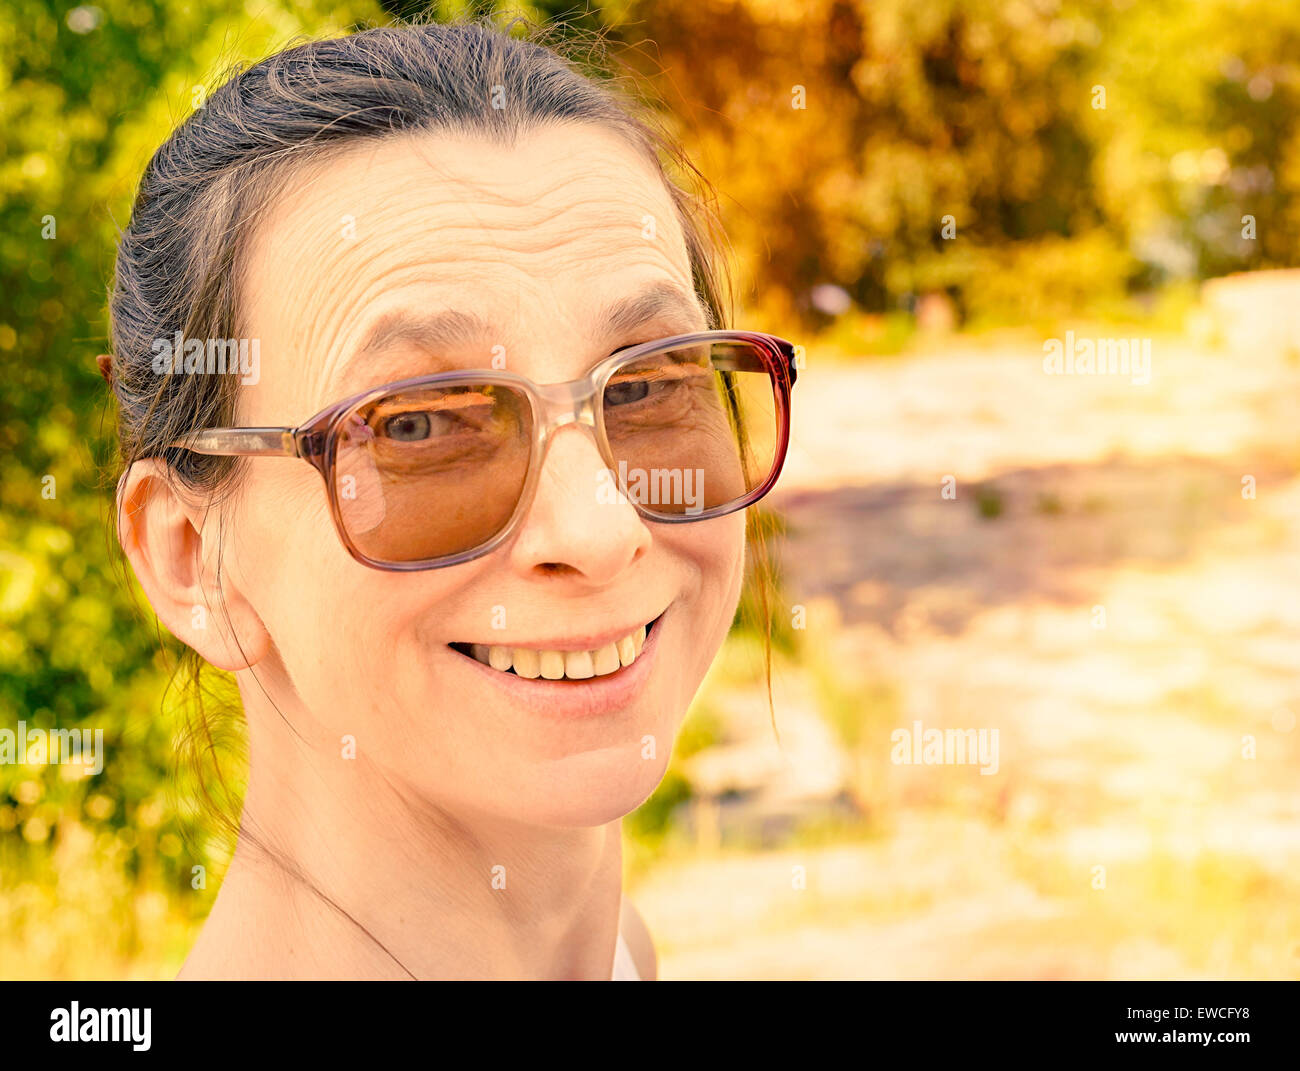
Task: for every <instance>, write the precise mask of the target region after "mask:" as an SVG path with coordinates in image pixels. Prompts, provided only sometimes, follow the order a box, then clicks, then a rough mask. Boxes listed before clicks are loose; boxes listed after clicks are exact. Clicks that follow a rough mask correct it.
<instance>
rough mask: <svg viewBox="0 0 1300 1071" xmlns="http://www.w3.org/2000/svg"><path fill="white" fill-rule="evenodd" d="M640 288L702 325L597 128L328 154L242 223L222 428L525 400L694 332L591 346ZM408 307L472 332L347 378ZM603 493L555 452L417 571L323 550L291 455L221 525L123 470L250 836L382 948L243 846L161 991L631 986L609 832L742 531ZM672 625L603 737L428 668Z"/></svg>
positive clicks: (635, 164) (624, 807)
mask: <svg viewBox="0 0 1300 1071" xmlns="http://www.w3.org/2000/svg"><path fill="white" fill-rule="evenodd" d="M647 215H649V216H652V217H653V218H654V221H655V236H654V237H653V238H647V237H645V236H644V231H643V226H644V217H645V216H647ZM347 217H352V218H353V219H354V220H355V231H354V236H348V235H346V234H345V221H346V219H347ZM651 284H671V285H673V286H675V287H677V288H679V289H680V290H681V292H682V293H683V294H685V295H688V296H691V299H692V301H693V300H694V298H693V289H692V284H691V272H690V265H689V261H688V257H687V252H686V246H685V242H684V239H683V236H682V232H681V229H680V226H679V225H678V223H677V219H676V215H675V211H674V208H673V206H672V202H671V200H670V199H669V196H668V193H667V191H666V190H665V189H664V187H663V184H662V181H661V180H660V179H659V178H658V177H657V176H656V175H655V174H654V172H653V170H652V169H651V168H650V166H649V165H648V164H646V163H645V162H644V161H642V160H641V159H640V158H639V157H638V156H637V154H636V152H635V151H634V150H633V149H632V148H631V147H629V146H628V145H627V144H625V143H624V142H623V141H622V140H621V139H620V138H619V137H618V136H617V135H615V134H613V133H610V132H607V131H604V130H602V129H599V128H595V127H590V126H583V125H577V124H574V125H564V126H550V127H545V128H542V129H539V130H536V131H534V132H532V133H530V134H528V135H525V136H522V137H521V138H520V140H519V141H518V142H517V143H516V144H515V145H514V146H510V147H507V146H501V145H496V144H492V143H489V142H487V141H485V140H480V139H478V138H476V137H471V136H466V135H447V134H436V135H435V134H420V135H413V136H406V137H403V138H400V139H389V140H384V141H378V142H372V143H369V144H365V145H360V146H354V147H350V148H348V149H347V150H346V151H345V152H344V153H342V154H341V155H335V156H332V157H330V158H328V159H327V160H326V161H325V162H323V163H320V164H317V165H313V166H312V167H310V168H309V169H307V170H305V171H302V172H300V173H299V174H297V175H295V176H293V178H292V180H291V181H290V182H289V183H288V184H287V185H286V186H285V188H284V190H283V192H282V193H281V194H280V196H279V197H278V199H277V201H276V203H275V204H274V205H273V206H271V208H270V210H269V212H268V213H267V215H265V216H264V217H263V218H262V219H261V220H260V221H259V223H258V227H257V231H256V232H255V234H254V236H253V240H252V244H251V249H250V253H249V256H248V258H247V263H246V265H245V270H244V273H243V275H242V278H241V287H242V293H243V295H244V305H243V308H242V310H241V311H242V315H243V318H244V322H245V330H246V332H247V334H248V335H249V336H250V337H256V338H259V339H260V340H261V376H260V380H259V381H258V382H257V384H256V385H252V386H245V387H242V388H241V396H240V401H239V413H238V420H237V423H239V424H241V425H245V426H257V425H293V424H298V423H300V422H301V421H303V420H305V419H306V418H307V417H309V416H311V415H313V414H314V413H316V412H317V411H318V410H320V409H321V408H323V407H324V406H325V405H327V404H329V403H332V402H334V401H336V400H338V399H339V398H342V397H344V396H346V395H348V394H351V393H354V392H356V391H359V390H362V389H364V388H366V387H369V386H372V385H375V384H379V383H384V382H390V381H392V380H395V379H399V378H402V377H404V376H414V375H420V374H423V373H424V372H426V371H431V370H436V369H437V367H438V364H437V362H444V363H447V364H450V365H453V366H456V367H467V368H486V367H490V366H491V355H492V352H493V350H492V347H493V346H496V345H501V346H504V347H505V353H506V355H507V362H506V367H507V369H508V370H510V371H515V372H519V373H521V374H523V375H525V376H528V377H530V378H531V379H533V380H535V381H537V382H539V383H545V382H552V381H561V380H568V379H574V378H577V377H579V376H581V375H584V374H585V373H586V372H587V371H588V370H589V369H590V368H591V367H592V366H593V365H595V364H596V363H598V362H599V361H600V360H601V359H602V358H604V357H606V356H607V355H608V354H610V353H611V352H612V351H613V350H615V349H618V348H620V347H622V346H625V345H629V344H634V343H639V342H644V341H648V340H651V339H655V338H660V337H663V336H666V335H671V334H677V333H682V332H686V331H693V330H703V329H705V328H706V327H707V322H706V319H705V315H704V312H703V309H702V308H701V307H700V306H699V305H698V302H696V303H695V308H694V311H693V312H685V313H676V314H670V315H664V316H661V317H660V318H658V319H656V320H654V321H652V322H647V323H643V324H641V325H640V326H639V327H637V328H636V329H634V330H632V331H631V332H630V333H627V332H623V333H620V334H617V335H612V334H610V333H608V332H607V331H605V330H604V329H603V328H602V325H601V323H600V320H599V312H600V310H602V309H604V308H605V307H606V306H607V305H608V304H609V303H610V302H613V301H616V300H618V299H621V298H626V297H629V296H632V295H635V294H637V293H639V292H640V291H642V290H643V289H644V288H645V287H646V286H648V285H651ZM404 308H405V309H411V310H414V311H417V312H425V313H427V312H429V311H431V310H441V309H457V310H462V311H467V312H473V313H475V314H477V315H478V316H481V317H483V318H484V319H486V320H487V321H488V322H489V324H490V325H491V326H492V330H491V332H490V333H489V334H488V335H487V336H485V337H482V338H476V339H474V340H471V341H467V342H466V343H463V344H459V345H457V346H454V347H438V348H437V351H436V352H434V351H432V350H430V349H429V348H427V347H425V346H423V345H421V344H417V343H415V342H412V341H410V340H407V341H402V342H396V343H394V344H393V345H391V346H389V347H388V348H386V349H385V350H383V351H382V352H379V353H366V354H364V355H359V354H358V352H357V351H358V349H359V347H360V345H361V342H362V340H363V339H364V338H365V336H366V334H367V331H368V329H369V327H370V326H372V325H373V324H374V322H375V320H376V318H377V317H379V316H380V315H381V314H383V313H385V312H390V311H393V310H398V309H404ZM354 358H356V359H354ZM602 467H603V463H602V462H601V460H600V457H599V454H598V453H597V450H596V446H595V443H594V441H593V439H592V438H591V435H590V429H589V428H586V427H585V426H583V425H579V424H574V425H568V426H565V427H563V428H561V429H560V430H559V431H558V433H557V434H556V436H555V437H554V438H553V440H552V443H551V446H550V449H549V452H548V454H547V457H546V460H545V466H544V468H543V470H542V474H541V478H540V480H539V483H538V487H537V492H536V497H535V499H534V500H533V502H532V505H531V508H530V509H529V511H528V513H527V515H526V517H525V519H524V522H523V524H522V527H521V528H520V529H519V530H518V532H517V533H516V535H515V536H514V537H513V538H512V539H511V540H510V541H509V542H507V543H506V544H505V545H503V546H502V547H499V548H497V549H496V550H495V551H493V552H492V553H491V554H489V555H487V556H485V557H483V558H480V559H478V560H476V561H473V562H469V563H467V564H463V565H459V566H454V567H450V568H443V569H434V570H427V571H422V572H412V573H392V572H382V571H379V570H376V569H373V568H369V567H367V566H364V565H362V564H360V563H358V562H356V561H354V560H353V559H352V558H351V557H350V556H349V555H348V554H347V552H346V551H345V549H344V548H343V546H342V544H341V543H340V541H339V539H338V537H337V535H336V533H335V530H334V527H333V524H332V522H331V520H330V515H329V511H328V506H327V502H326V497H325V492H324V487H323V484H322V482H321V479H320V476H319V475H318V473H316V472H315V471H314V470H313V469H312V468H311V467H310V466H309V465H307V464H305V463H304V462H302V461H298V460H294V459H290V458H283V459H281V458H254V459H251V460H250V461H249V462H248V465H247V477H246V479H245V480H244V482H243V483H242V484H241V486H240V489H239V492H238V493H237V494H236V495H235V496H233V497H232V498H231V499H229V500H227V501H225V502H223V503H220V504H219V505H216V506H210V505H209V504H206V503H204V502H202V501H193V500H189V499H188V498H187V497H185V496H183V495H182V494H180V493H179V492H178V491H177V489H176V488H174V487H172V486H171V485H170V484H169V482H168V481H167V480H166V478H165V473H164V472H163V470H162V469H161V468H160V466H159V463H158V462H157V461H144V462H137V463H136V464H135V465H134V466H133V467H132V469H131V471H130V472H129V473H128V475H127V477H126V479H125V480H124V483H123V487H122V492H121V495H122V498H121V502H122V513H121V515H122V522H121V537H122V542H123V546H124V548H125V550H126V552H127V555H128V557H129V559H130V561H131V564H132V566H133V567H134V569H135V572H136V575H137V576H138V577H139V579H140V582H141V584H142V586H143V588H144V590H145V592H146V594H147V595H148V597H149V599H150V601H151V603H152V605H153V607H154V609H155V610H156V612H157V613H158V616H159V618H160V619H161V620H162V622H163V623H164V624H165V625H166V626H167V628H168V629H170V630H171V631H172V632H173V633H174V634H175V635H176V636H178V637H180V638H181V639H182V640H184V641H185V642H186V643H188V644H190V645H191V646H193V647H194V648H195V649H196V650H197V651H198V652H199V653H200V654H201V655H202V656H203V657H204V658H205V659H206V660H207V661H209V662H211V663H212V664H214V665H216V666H219V667H221V668H223V669H227V670H230V671H232V672H234V673H235V675H236V678H237V680H238V683H239V688H240V693H241V696H242V699H243V706H244V710H245V713H246V717H247V721H248V726H249V742H250V773H249V786H248V791H247V794H246V799H245V809H244V815H243V824H244V826H245V828H251V829H253V830H254V831H255V832H256V833H257V834H258V836H260V837H261V838H262V839H263V840H265V841H266V842H268V843H269V844H270V845H271V846H272V847H273V848H274V850H275V851H276V852H277V853H278V854H279V855H281V856H282V857H284V858H286V859H289V860H292V861H293V862H294V863H295V864H296V865H297V866H298V867H299V868H300V869H301V870H302V871H303V872H304V873H305V874H307V875H308V876H309V877H310V879H311V881H312V882H313V883H314V884H315V885H316V887H317V888H318V889H320V890H322V891H323V892H324V893H325V894H327V895H328V897H329V898H330V899H332V900H333V901H334V902H335V903H336V904H338V905H339V906H340V907H341V908H343V909H345V910H346V911H347V912H348V913H349V914H350V915H351V916H352V917H353V919H355V920H356V922H358V923H360V924H361V926H364V927H365V929H366V930H368V931H369V932H370V934H371V935H373V938H374V939H373V940H372V939H371V938H370V937H368V936H367V935H366V934H365V933H364V932H362V930H361V929H360V928H359V927H358V926H357V925H355V924H353V923H352V922H349V921H348V920H347V919H346V918H344V917H343V916H342V915H341V914H340V913H339V912H338V911H335V910H334V909H332V908H330V907H329V906H328V905H327V904H325V903H324V902H322V900H321V899H320V897H318V896H316V895H314V894H312V893H311V892H310V891H308V890H307V889H306V888H304V886H303V885H302V883H300V882H296V881H293V880H290V879H289V878H287V877H285V876H284V875H283V873H282V872H281V871H280V870H279V869H278V868H276V867H275V866H273V865H272V864H270V863H269V862H268V861H267V859H266V858H264V857H263V856H262V855H260V854H259V853H258V852H257V851H256V850H254V849H253V848H252V847H251V846H250V845H249V843H248V841H247V840H246V839H245V838H241V840H240V844H239V848H238V850H237V851H236V854H235V856H234V859H233V861H232V863H231V865H230V868H229V871H228V873H227V875H226V877H225V879H224V882H223V884H222V887H221V891H220V894H219V896H218V898H217V900H216V903H215V906H214V908H213V910H212V912H211V915H210V916H209V918H208V921H207V923H206V924H205V926H204V929H203V931H202V934H201V936H200V938H199V940H198V942H197V944H196V945H195V947H194V949H193V951H192V953H191V955H190V957H189V959H188V960H187V962H186V964H185V967H184V969H183V970H182V972H181V974H180V977H181V978H183V979H188V978H405V977H409V976H410V975H411V974H413V975H415V976H417V977H420V978H540V979H557V978H590V979H598V978H608V977H609V971H610V964H611V962H612V960H613V956H614V946H615V940H616V936H617V934H618V932H619V930H620V927H621V928H622V932H623V934H624V936H625V939H626V940H627V941H628V944H629V947H630V948H631V950H632V952H633V956H634V958H635V959H637V960H638V966H639V969H640V972H641V974H642V975H643V976H644V977H653V976H654V974H655V961H654V951H653V945H652V943H651V940H650V936H649V934H648V932H647V931H646V929H645V926H644V924H643V923H642V922H641V920H640V918H639V917H638V916H637V915H636V913H635V911H634V909H632V907H631V905H630V903H628V902H627V901H625V900H623V898H622V892H621V885H622V881H621V865H622V857H621V820H622V817H623V815H625V814H627V813H629V812H630V811H632V810H634V809H635V808H636V807H637V806H639V805H640V804H641V803H642V802H643V801H644V800H645V799H646V798H647V797H648V796H649V795H650V793H651V792H652V791H653V790H654V788H655V787H656V786H657V785H658V783H659V782H660V780H661V779H662V777H663V774H664V771H665V769H666V767H667V763H668V760H669V756H670V753H671V751H672V745H673V741H674V739H675V736H676V733H677V731H678V729H679V728H680V725H681V722H682V720H683V718H684V716H685V713H686V710H687V707H688V705H689V703H690V701H691V699H692V697H693V696H694V694H695V692H696V690H697V689H698V687H699V685H700V683H701V681H702V680H703V677H704V674H705V672H706V671H707V669H708V666H709V664H710V662H711V661H712V659H713V657H714V656H715V654H716V653H717V651H718V649H719V647H720V646H721V643H722V640H723V638H724V637H725V635H726V632H727V629H728V627H729V625H730V622H731V619H732V615H733V613H734V610H735V607H736V603H737V600H738V598H739V593H740V586H741V577H742V571H743V557H744V520H743V514H741V513H735V514H732V515H730V516H727V517H721V518H716V519H713V520H708V521H701V522H697V523H693V524H684V525H664V524H654V523H652V522H646V521H644V520H642V519H641V518H640V517H639V516H638V515H637V514H636V512H635V510H634V509H633V508H632V506H631V505H630V504H628V503H626V502H622V503H610V502H608V501H598V500H597V496H596V495H595V494H594V491H593V489H594V488H595V487H596V486H597V474H598V472H599V470H600V469H601V468H602ZM218 565H220V572H218ZM196 605H202V606H206V607H209V608H210V610H211V612H210V614H209V615H208V627H207V628H206V629H196V628H194V627H193V620H194V614H193V607H194V606H196ZM494 607H504V608H505V615H506V625H507V627H506V629H505V630H504V631H494V630H493V629H492V621H493V608H494ZM665 607H667V608H668V612H667V614H666V616H665V617H664V619H663V620H662V621H661V622H660V624H659V625H658V626H657V631H658V632H659V638H658V651H657V653H656V655H655V659H654V661H653V663H652V670H651V673H650V675H649V677H648V679H647V681H646V684H645V687H644V689H643V690H642V691H641V693H640V694H639V695H638V696H637V697H636V698H635V699H634V700H633V701H632V702H631V703H630V704H629V705H627V706H626V708H624V709H620V710H618V711H616V712H614V713H613V714H609V715H601V716H596V717H586V718H580V719H578V718H570V719H556V718H546V717H542V716H540V715H538V714H537V713H536V712H535V711H532V710H530V709H527V708H526V707H524V706H521V705H520V704H519V703H518V702H517V701H515V700H514V699H512V698H511V697H509V696H508V695H507V694H506V693H505V692H504V691H502V690H501V689H499V688H498V687H497V686H496V685H495V683H494V682H492V681H491V680H490V679H489V678H488V676H487V675H486V674H485V673H484V672H483V671H482V669H481V667H478V666H476V665H474V664H472V663H470V662H468V661H467V660H466V659H465V658H464V656H462V655H460V654H457V653H455V652H454V651H453V650H451V648H449V647H448V644H449V643H451V642H488V643H499V642H500V643H508V644H518V645H522V646H542V645H543V644H542V643H541V642H540V641H543V640H547V639H552V638H554V637H557V636H561V637H563V636H587V635H590V634H592V633H600V632H605V631H617V630H620V629H626V631H631V630H633V629H635V628H636V627H637V625H639V624H643V623H645V622H646V621H649V620H651V619H652V618H653V617H654V616H655V615H656V614H658V613H659V612H660V611H661V610H663V609H664V608H665ZM345 737H352V738H355V741H356V744H355V758H346V757H344V747H345V743H344V738H345ZM647 738H652V740H653V744H652V745H648V744H647ZM494 867H495V868H501V867H504V871H500V870H498V871H496V872H495V873H496V874H497V876H498V881H497V882H496V884H497V885H499V884H500V880H499V877H500V875H501V874H502V873H503V874H504V876H505V888H494V882H493V876H494V870H493V868H494ZM380 944H382V945H383V946H384V948H381V947H380ZM385 948H386V949H387V951H385V950H384V949H385ZM408 972H409V973H408Z"/></svg>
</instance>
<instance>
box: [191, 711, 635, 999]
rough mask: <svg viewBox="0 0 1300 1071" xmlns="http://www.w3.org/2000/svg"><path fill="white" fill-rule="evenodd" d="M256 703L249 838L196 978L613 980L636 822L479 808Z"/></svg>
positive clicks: (199, 951)
mask: <svg viewBox="0 0 1300 1071" xmlns="http://www.w3.org/2000/svg"><path fill="white" fill-rule="evenodd" d="M244 701H245V710H246V711H247V712H248V724H249V726H250V737H249V783H248V791H247V793H246V795H245V799H244V809H243V814H242V817H241V822H240V838H239V844H238V847H237V849H236V851H235V854H234V857H233V859H232V861H231V864H230V867H229V869H228V871H227V873H226V875H225V878H224V880H223V882H222V887H221V891H220V894H219V896H218V898H217V901H216V903H215V905H214V906H213V909H212V913H211V914H210V915H209V917H208V921H207V923H206V924H205V926H204V929H203V932H202V934H201V936H200V938H199V941H198V943H197V944H196V945H195V947H194V950H193V952H192V953H191V955H190V957H189V959H188V960H187V962H186V964H185V968H184V970H183V971H182V972H181V975H180V977H181V978H367V979H368V978H411V977H416V978H421V979H424V978H442V979H451V978H455V979H498V978H528V979H608V978H609V974H610V966H611V964H612V962H613V958H614V946H615V941H616V939H617V934H618V927H619V915H620V909H621V902H622V901H621V889H622V875H621V868H622V841H621V820H616V821H613V822H610V823H608V824H606V825H601V826H595V827H591V828H572V829H568V828H566V829H556V828H547V827H540V826H535V825H528V824H527V823H526V822H522V821H518V820H514V819H510V818H503V817H501V816H499V815H491V814H484V813H476V812H472V811H469V810H467V809H466V808H465V807H464V806H461V805H458V804H457V802H456V801H454V800H439V799H434V798H430V797H428V796H427V795H422V794H420V793H418V792H416V791H414V790H413V789H412V788H411V787H410V786H408V785H403V784H400V783H397V782H395V781H394V780H393V779H392V778H390V777H388V776H386V775H385V771H384V770H383V769H380V768H378V767H376V766H375V765H374V764H372V763H370V762H368V761H367V760H366V759H365V758H364V756H363V754H362V752H361V751H360V749H358V751H357V755H356V757H355V758H343V757H341V746H340V745H339V744H337V743H335V744H334V745H333V746H332V747H331V746H328V745H327V744H325V743H324V742H316V741H307V740H304V739H303V738H302V737H300V736H299V735H298V734H297V733H295V732H294V731H293V730H292V729H290V728H289V726H288V724H287V723H286V721H285V719H283V718H281V717H280V715H279V713H278V712H277V711H275V710H274V709H273V708H271V707H270V704H269V702H268V701H267V700H266V699H265V697H264V696H263V695H261V694H260V693H258V694H257V695H256V696H254V695H251V694H245V695H244ZM250 704H254V705H261V706H265V707H266V708H267V709H266V710H257V709H252V708H251V707H250ZM264 715H265V716H264ZM290 719H291V720H293V721H295V723H296V724H304V721H303V720H300V719H294V718H293V717H292V714H290Z"/></svg>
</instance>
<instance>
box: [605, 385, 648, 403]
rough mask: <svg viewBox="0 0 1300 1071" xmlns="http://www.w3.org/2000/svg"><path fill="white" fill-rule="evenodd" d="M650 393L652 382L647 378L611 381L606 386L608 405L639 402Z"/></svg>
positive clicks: (606, 401)
mask: <svg viewBox="0 0 1300 1071" xmlns="http://www.w3.org/2000/svg"><path fill="white" fill-rule="evenodd" d="M649 393H650V382H649V380H645V379H629V380H625V381H623V382H621V383H611V384H610V385H609V386H607V387H606V388H605V404H606V405H628V404H630V403H632V402H639V401H641V400H642V399H644V398H645V397H647V396H648V395H649Z"/></svg>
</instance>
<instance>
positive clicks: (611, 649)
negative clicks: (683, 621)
mask: <svg viewBox="0 0 1300 1071" xmlns="http://www.w3.org/2000/svg"><path fill="white" fill-rule="evenodd" d="M643 646H645V625H642V626H641V627H640V628H639V629H637V630H636V631H635V632H633V633H631V634H629V635H627V636H624V637H623V638H622V639H621V640H619V641H618V642H617V643H608V644H606V645H605V646H604V647H601V648H599V649H598V650H595V651H539V650H537V649H536V648H533V647H499V646H497V645H496V644H486V643H475V644H471V645H470V653H471V654H472V655H473V656H474V657H475V658H476V659H478V661H480V662H482V663H483V664H484V665H485V666H491V667H492V668H493V669H499V670H501V671H502V672H503V673H504V672H505V671H506V670H508V669H511V668H513V669H514V671H515V673H516V674H517V675H518V676H520V677H529V678H533V677H543V678H545V679H546V680H548V681H558V680H560V679H561V678H562V677H567V678H569V679H570V680H586V679H587V678H588V677H603V676H605V675H606V674H609V673H615V672H617V671H618V670H619V669H620V668H622V667H623V666H630V665H631V664H632V663H633V662H635V661H636V656H637V655H639V654H640V653H641V648H642V647H643Z"/></svg>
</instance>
